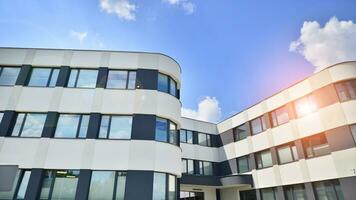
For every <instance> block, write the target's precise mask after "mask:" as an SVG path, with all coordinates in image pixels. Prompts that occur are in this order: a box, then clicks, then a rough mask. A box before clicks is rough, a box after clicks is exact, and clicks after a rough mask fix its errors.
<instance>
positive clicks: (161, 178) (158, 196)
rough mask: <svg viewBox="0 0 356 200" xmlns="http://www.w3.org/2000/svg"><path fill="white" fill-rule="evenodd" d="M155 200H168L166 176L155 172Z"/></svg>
mask: <svg viewBox="0 0 356 200" xmlns="http://www.w3.org/2000/svg"><path fill="white" fill-rule="evenodd" d="M152 199H154V200H166V174H164V173H158V172H154V174H153V198H152Z"/></svg>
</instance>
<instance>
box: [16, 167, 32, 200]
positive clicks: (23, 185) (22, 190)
mask: <svg viewBox="0 0 356 200" xmlns="http://www.w3.org/2000/svg"><path fill="white" fill-rule="evenodd" d="M30 175H31V171H25V172H24V174H23V176H22V180H21V183H20V186H19V189H18V191H17V195H16V197H17V198H16V199H25V194H26V190H27V186H28V181H29V180H30Z"/></svg>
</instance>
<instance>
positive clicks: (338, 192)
mask: <svg viewBox="0 0 356 200" xmlns="http://www.w3.org/2000/svg"><path fill="white" fill-rule="evenodd" d="M333 184H334V188H335V191H336V196H337V198H338V200H344V195H343V193H342V190H341V188H340V183H339V181H337V180H334V181H333Z"/></svg>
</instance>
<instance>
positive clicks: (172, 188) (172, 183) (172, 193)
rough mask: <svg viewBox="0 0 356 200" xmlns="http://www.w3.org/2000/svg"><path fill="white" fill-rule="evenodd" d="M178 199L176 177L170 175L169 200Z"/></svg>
mask: <svg viewBox="0 0 356 200" xmlns="http://www.w3.org/2000/svg"><path fill="white" fill-rule="evenodd" d="M175 199H176V177H175V176H172V175H168V200H175Z"/></svg>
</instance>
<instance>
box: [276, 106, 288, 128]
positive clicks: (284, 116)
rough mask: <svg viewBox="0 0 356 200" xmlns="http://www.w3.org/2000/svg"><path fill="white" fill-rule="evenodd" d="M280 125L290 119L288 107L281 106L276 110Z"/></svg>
mask: <svg viewBox="0 0 356 200" xmlns="http://www.w3.org/2000/svg"><path fill="white" fill-rule="evenodd" d="M275 112H276V116H277V123H278V125H280V124H284V123H286V122H288V121H289V115H288V109H287V108H286V107H282V108H279V109H278V110H276V111H275Z"/></svg>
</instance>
